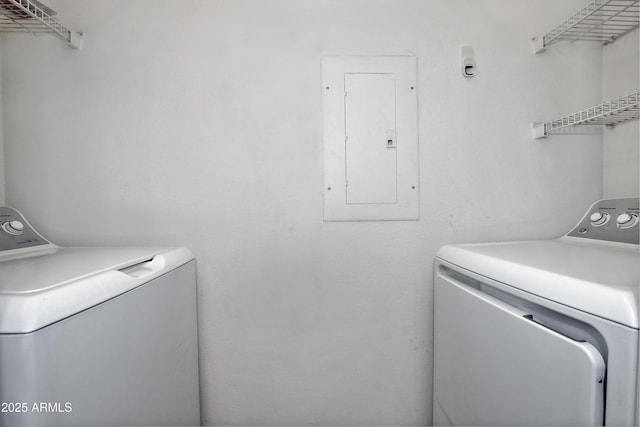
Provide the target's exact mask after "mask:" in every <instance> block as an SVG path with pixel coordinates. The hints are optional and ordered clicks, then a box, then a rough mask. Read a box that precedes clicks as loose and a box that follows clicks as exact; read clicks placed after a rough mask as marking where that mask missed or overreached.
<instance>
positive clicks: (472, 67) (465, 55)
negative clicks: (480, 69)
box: [460, 46, 476, 77]
mask: <svg viewBox="0 0 640 427" xmlns="http://www.w3.org/2000/svg"><path fill="white" fill-rule="evenodd" d="M460 62H461V64H462V75H463V76H465V77H473V76H474V75H475V73H476V59H475V57H474V56H473V47H471V46H462V53H461V58H460Z"/></svg>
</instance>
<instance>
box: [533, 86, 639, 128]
mask: <svg viewBox="0 0 640 427" xmlns="http://www.w3.org/2000/svg"><path fill="white" fill-rule="evenodd" d="M638 117H640V91H638V92H633V93H630V94H629V95H626V96H623V97H620V98H617V99H614V100H612V101H609V102H604V103H602V104H598V105H594V106H593V107H589V108H587V109H584V110H582V111H578V112H577V113H574V114H571V115H568V116H565V117H562V118H559V119H557V120H553V121H550V122H544V123H534V124H533V136H534V138H544V137H546V136H547V135H552V134H555V133H561V129H565V128H568V127H572V126H581V125H601V126H609V127H613V126H614V125H616V124H618V123H621V122H624V121H627V120H632V119H637V118H638Z"/></svg>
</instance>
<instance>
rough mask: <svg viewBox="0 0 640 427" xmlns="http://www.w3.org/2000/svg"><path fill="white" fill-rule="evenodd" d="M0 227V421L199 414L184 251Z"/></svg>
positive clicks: (150, 420) (18, 221) (186, 421)
mask: <svg viewBox="0 0 640 427" xmlns="http://www.w3.org/2000/svg"><path fill="white" fill-rule="evenodd" d="M0 228H1V229H0V405H1V406H0V426H52V425H65V426H70V425H85V426H90V425H111V426H124V425H126V426H133V425H200V400H199V380H198V341H197V314H196V281H195V259H194V256H193V254H192V253H191V252H190V251H188V250H187V249H184V248H165V247H129V248H127V247H125V248H109V247H105V248H93V247H91V248H90V247H85V248H82V247H79V248H63V247H59V246H56V245H54V244H52V243H50V242H48V241H47V240H45V239H44V238H43V237H42V236H41V235H39V234H38V233H37V232H36V231H35V230H34V229H33V228H32V227H31V226H30V225H29V223H28V222H27V221H26V220H25V219H24V217H23V216H22V215H21V214H20V213H19V212H18V211H16V210H15V209H12V208H8V207H0Z"/></svg>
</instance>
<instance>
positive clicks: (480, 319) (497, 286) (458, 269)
mask: <svg viewBox="0 0 640 427" xmlns="http://www.w3.org/2000/svg"><path fill="white" fill-rule="evenodd" d="M638 206H639V202H638V199H637V198H631V199H615V200H601V201H598V202H596V203H595V204H594V205H593V206H591V208H590V209H589V211H588V212H587V213H586V214H585V216H584V217H583V218H582V220H581V221H580V222H579V223H578V225H576V227H575V228H574V229H573V230H571V231H570V232H569V233H568V234H567V235H566V236H563V237H561V238H558V239H555V240H548V241H526V242H506V243H486V244H467V245H448V246H444V247H443V248H441V249H440V250H439V251H438V253H437V254H436V258H435V264H434V268H435V269H434V287H435V298H434V304H435V306H434V313H435V314H434V328H435V329H434V351H435V354H434V398H433V405H434V425H486V426H491V425H511V426H516V425H528V426H539V425H556V426H558V425H562V426H569V425H580V426H584V425H612V426H613V425H616V426H621V425H626V426H632V425H638V421H640V419H639V418H638V414H637V402H638V397H637V393H638V390H637V389H638V345H639V343H638V331H639V321H638V309H639V307H640V305H639V303H638V298H639V296H640V292H639V286H640V252H639V249H638V247H639V246H638V239H639V229H638V216H639V214H640V209H639V207H638Z"/></svg>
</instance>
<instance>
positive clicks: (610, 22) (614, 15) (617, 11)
mask: <svg viewBox="0 0 640 427" xmlns="http://www.w3.org/2000/svg"><path fill="white" fill-rule="evenodd" d="M639 2H640V0H594V1H592V2H591V3H589V4H588V5H587V6H585V7H584V8H582V9H581V10H580V11H579V12H578V13H576V14H575V15H574V16H572V17H571V18H569V19H567V20H566V21H565V22H563V23H562V24H561V25H559V26H558V27H557V28H556V29H555V30H553V31H551V32H550V33H548V34H546V35H544V36H542V37H536V38H534V39H533V50H534V52H535V53H539V52H542V51H543V50H545V49H546V48H547V47H548V46H550V45H551V44H553V43H555V42H557V41H560V40H589V41H599V42H601V43H604V44H608V43H611V42H613V41H615V40H616V39H617V38H618V37H620V36H622V35H624V34H626V33H628V32H629V31H631V30H633V29H635V28H638V25H640V5H639Z"/></svg>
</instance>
